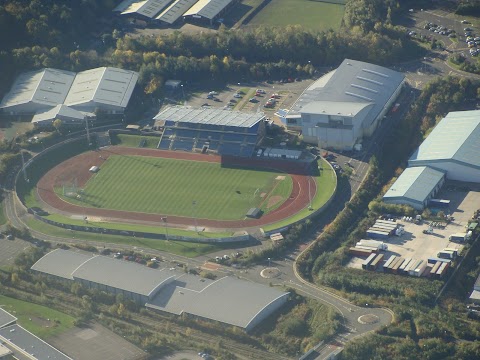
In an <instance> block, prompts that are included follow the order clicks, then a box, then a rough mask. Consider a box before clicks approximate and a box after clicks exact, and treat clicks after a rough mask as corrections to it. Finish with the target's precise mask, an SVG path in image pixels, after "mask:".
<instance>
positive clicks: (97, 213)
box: [37, 146, 316, 229]
mask: <svg viewBox="0 0 480 360" xmlns="http://www.w3.org/2000/svg"><path fill="white" fill-rule="evenodd" d="M111 155H140V156H152V157H162V158H171V159H183V160H190V161H207V162H217V163H218V162H222V157H221V156H216V155H204V154H196V153H187V152H176V151H165V150H157V149H143V148H127V147H116V146H111V147H109V148H104V149H102V150H98V151H89V152H86V153H83V154H80V155H78V156H75V157H73V158H70V159H68V160H66V161H64V162H63V163H61V164H59V165H57V166H56V167H54V168H53V169H51V170H50V171H48V172H47V173H46V174H45V175H44V176H43V177H42V178H41V179H40V181H39V182H38V184H37V194H38V196H39V199H40V200H41V201H43V202H45V203H46V204H48V205H49V206H50V207H52V208H54V209H56V210H58V211H59V212H61V213H67V214H76V215H82V216H88V217H99V218H104V219H111V220H114V221H115V220H117V221H118V220H121V221H124V222H133V223H155V224H159V223H161V222H162V217H165V216H168V223H169V224H175V225H181V226H183V227H185V226H193V224H194V219H193V218H190V217H184V216H173V215H169V214H150V213H141V212H132V211H122V210H109V209H97V208H89V207H83V206H78V205H74V204H71V203H68V202H66V201H64V200H62V199H61V198H60V197H58V196H57V195H56V194H55V192H54V187H55V186H61V185H63V184H65V183H70V184H71V183H72V179H76V181H77V186H78V187H80V188H81V187H83V186H84V185H85V183H86V182H87V181H88V179H89V178H90V177H91V176H92V174H91V173H90V172H89V171H88V169H89V168H90V167H91V166H93V165H97V166H100V165H101V164H102V163H103V162H104V161H105V160H106V159H108V157H109V156H111ZM224 161H225V159H224ZM228 164H232V165H245V166H247V165H248V166H252V167H255V166H256V167H262V168H265V167H269V168H275V169H279V170H281V171H284V172H289V171H288V168H289V164H288V163H283V162H279V161H278V162H277V161H266V160H257V159H239V161H238V162H236V161H235V158H228ZM292 170H294V171H296V172H298V170H299V169H296V168H295V169H292ZM290 176H291V177H292V180H293V189H292V193H291V194H290V197H289V198H288V199H287V200H286V201H285V202H284V203H283V204H282V205H281V206H280V207H279V208H278V209H276V210H274V211H272V212H270V213H268V214H266V215H264V216H262V217H260V218H259V219H245V220H210V219H197V221H198V226H201V227H208V228H217V229H242V228H252V227H261V226H264V225H266V224H271V223H274V222H278V221H280V220H282V219H285V218H287V217H290V216H292V215H294V214H296V213H297V212H299V211H301V210H302V209H304V208H305V207H307V206H308V204H309V197H308V196H309V195H308V176H306V175H301V174H290ZM314 183H315V182H314ZM315 193H316V188H315V189H312V197H314V195H315Z"/></svg>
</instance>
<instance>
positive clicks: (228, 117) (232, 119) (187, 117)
mask: <svg viewBox="0 0 480 360" xmlns="http://www.w3.org/2000/svg"><path fill="white" fill-rule="evenodd" d="M264 118H265V114H264V113H262V112H258V113H245V112H240V111H231V110H223V109H212V108H201V109H195V108H191V107H188V106H171V107H168V108H166V109H165V110H163V111H162V112H160V113H159V114H157V115H156V116H155V117H154V119H155V120H170V121H175V122H184V123H191V124H210V125H219V126H223V125H225V126H236V127H242V128H250V127H252V126H254V125H255V124H257V123H258V122H260V121H261V120H263V119H264Z"/></svg>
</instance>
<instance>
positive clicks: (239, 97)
mask: <svg viewBox="0 0 480 360" xmlns="http://www.w3.org/2000/svg"><path fill="white" fill-rule="evenodd" d="M233 97H234V98H237V99H241V98H242V95H240V94H238V93H237V94H235V95H233Z"/></svg>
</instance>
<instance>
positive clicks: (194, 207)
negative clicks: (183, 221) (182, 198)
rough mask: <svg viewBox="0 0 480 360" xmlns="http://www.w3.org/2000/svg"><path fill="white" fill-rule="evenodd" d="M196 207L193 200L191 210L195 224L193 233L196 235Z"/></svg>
mask: <svg viewBox="0 0 480 360" xmlns="http://www.w3.org/2000/svg"><path fill="white" fill-rule="evenodd" d="M196 205H197V202H196V201H195V200H193V201H192V210H193V221H194V223H195V232H196V233H198V229H197V228H198V224H197V215H196V211H195V210H196Z"/></svg>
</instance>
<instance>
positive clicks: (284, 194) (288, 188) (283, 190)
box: [260, 176, 293, 213]
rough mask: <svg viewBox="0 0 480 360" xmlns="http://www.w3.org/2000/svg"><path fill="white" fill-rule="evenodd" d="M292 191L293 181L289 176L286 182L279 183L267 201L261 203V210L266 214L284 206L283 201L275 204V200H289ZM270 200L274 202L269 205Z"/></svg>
mask: <svg viewBox="0 0 480 360" xmlns="http://www.w3.org/2000/svg"><path fill="white" fill-rule="evenodd" d="M292 189H293V180H292V178H291V177H290V176H287V177H286V178H285V180H282V181H278V182H277V184H276V186H275V187H274V188H273V190H272V191H271V192H270V194H268V196H267V197H266V198H265V200H264V201H263V202H262V203H261V206H260V209H261V210H262V211H263V212H265V213H267V212H270V211H273V210H275V209H278V208H279V207H280V205H282V203H283V201H278V202H275V201H274V200H275V198H277V199H280V198H281V199H286V198H288V197H289V196H290V194H291V193H292ZM270 200H272V202H271V203H270V204H269V201H270Z"/></svg>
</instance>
